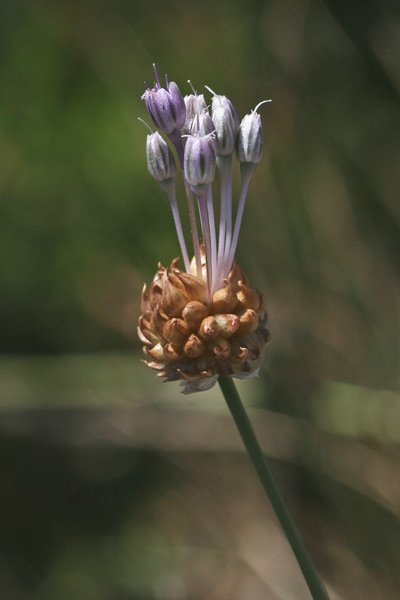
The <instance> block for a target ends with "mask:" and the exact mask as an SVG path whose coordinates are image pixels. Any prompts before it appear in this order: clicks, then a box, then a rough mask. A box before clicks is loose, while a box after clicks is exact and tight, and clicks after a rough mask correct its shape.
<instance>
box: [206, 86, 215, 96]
mask: <svg viewBox="0 0 400 600" xmlns="http://www.w3.org/2000/svg"><path fill="white" fill-rule="evenodd" d="M204 87H205V88H206V90H208V91H209V92H210V94H212V95H213V96H218V94H216V93H215V92H214V91H213V90H212V89H211V88H210V87H208V85H205V86H204Z"/></svg>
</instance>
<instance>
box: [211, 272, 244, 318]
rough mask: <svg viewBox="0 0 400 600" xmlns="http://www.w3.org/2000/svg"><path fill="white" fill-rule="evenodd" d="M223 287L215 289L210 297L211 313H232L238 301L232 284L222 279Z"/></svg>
mask: <svg viewBox="0 0 400 600" xmlns="http://www.w3.org/2000/svg"><path fill="white" fill-rule="evenodd" d="M224 284H225V287H224V288H221V289H220V290H217V291H216V292H215V294H214V295H213V297H212V303H211V310H212V312H213V313H232V312H233V311H234V310H235V308H236V305H237V303H238V299H237V296H236V294H235V291H234V290H233V287H232V284H231V282H230V281H229V280H228V279H224Z"/></svg>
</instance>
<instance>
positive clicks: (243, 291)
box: [237, 281, 264, 313]
mask: <svg viewBox="0 0 400 600" xmlns="http://www.w3.org/2000/svg"><path fill="white" fill-rule="evenodd" d="M238 285H239V288H240V290H239V291H238V293H237V299H238V301H239V305H238V308H251V309H252V310H254V311H255V312H256V313H259V312H261V310H262V309H263V305H264V300H263V295H262V294H260V293H259V292H257V291H256V290H253V289H251V288H249V287H248V286H247V285H245V284H244V283H243V281H239V283H238Z"/></svg>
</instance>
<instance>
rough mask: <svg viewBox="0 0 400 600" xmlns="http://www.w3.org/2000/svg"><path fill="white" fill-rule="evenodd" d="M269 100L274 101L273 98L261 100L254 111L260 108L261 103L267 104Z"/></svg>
mask: <svg viewBox="0 0 400 600" xmlns="http://www.w3.org/2000/svg"><path fill="white" fill-rule="evenodd" d="M267 102H272V100H262V101H261V102H259V103H258V104H257V106H256V107H255V108H254V109H253V110H252V112H257V110H258V109H259V108H260V106H261V104H266V103H267Z"/></svg>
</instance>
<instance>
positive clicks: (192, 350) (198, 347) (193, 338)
mask: <svg viewBox="0 0 400 600" xmlns="http://www.w3.org/2000/svg"><path fill="white" fill-rule="evenodd" d="M205 349H206V345H205V343H204V342H203V340H201V339H200V338H199V336H198V335H196V334H195V333H192V334H191V335H190V336H189V338H188V341H187V342H186V344H185V347H184V352H185V354H186V356H187V357H188V358H198V357H199V356H201V355H202V354H203V353H204V351H205Z"/></svg>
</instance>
